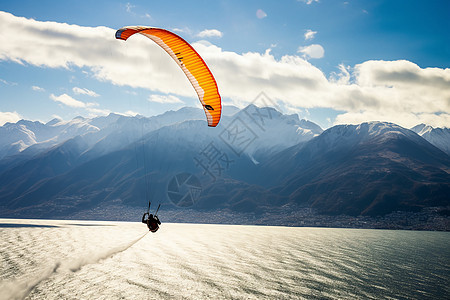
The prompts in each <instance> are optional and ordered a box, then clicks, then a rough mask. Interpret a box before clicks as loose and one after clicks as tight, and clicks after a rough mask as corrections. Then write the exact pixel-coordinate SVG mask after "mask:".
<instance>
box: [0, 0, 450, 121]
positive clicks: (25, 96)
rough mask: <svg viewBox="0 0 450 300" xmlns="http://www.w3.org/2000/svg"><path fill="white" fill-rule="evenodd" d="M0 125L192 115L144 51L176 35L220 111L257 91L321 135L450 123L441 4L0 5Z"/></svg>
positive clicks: (181, 91) (182, 88)
mask: <svg viewBox="0 0 450 300" xmlns="http://www.w3.org/2000/svg"><path fill="white" fill-rule="evenodd" d="M0 12H1V13H0V22H1V23H2V24H3V25H4V26H2V27H3V28H7V30H6V31H7V32H5V29H3V32H2V33H0V37H1V38H2V40H7V41H8V42H3V41H2V43H0V125H1V124H3V123H4V122H7V121H9V122H15V121H17V120H19V119H21V118H25V119H30V120H40V121H42V122H47V121H49V120H50V119H52V118H54V117H56V116H57V117H60V118H62V119H65V120H69V119H71V118H74V117H76V116H78V115H81V116H85V117H92V116H95V115H104V114H108V113H110V112H116V113H122V114H135V113H140V114H143V115H154V114H159V113H162V112H164V111H166V110H170V109H178V108H180V107H182V106H185V105H187V106H196V107H200V104H199V103H198V100H197V98H196V94H195V92H194V90H193V88H192V87H191V86H190V85H189V83H188V81H187V79H186V78H185V77H184V74H183V73H182V72H181V70H179V69H177V66H176V65H175V63H174V62H172V61H170V59H169V58H167V57H166V55H165V53H163V52H162V50H161V49H158V47H157V46H155V45H154V44H152V41H150V40H148V39H147V40H145V39H141V38H138V37H136V38H134V37H133V38H131V39H130V40H129V41H127V42H123V41H118V40H115V38H114V31H115V30H117V29H119V28H120V27H122V26H127V25H148V26H155V27H161V28H166V29H169V30H173V31H175V32H176V33H177V34H179V35H180V36H182V37H183V38H184V39H186V40H187V41H188V42H190V43H192V44H193V46H194V48H196V49H197V51H199V53H200V54H201V55H202V57H203V58H204V60H205V61H206V63H207V64H208V66H209V67H210V69H211V70H212V72H213V74H214V75H215V76H216V80H217V81H218V85H219V91H220V93H221V95H222V98H223V102H224V104H227V105H228V104H229V105H236V106H240V107H243V106H245V105H247V104H248V103H250V102H252V101H253V100H254V99H255V97H257V96H258V94H259V93H260V92H265V93H266V94H267V95H268V96H269V97H270V98H271V99H273V101H274V102H276V104H277V106H278V107H280V108H281V109H282V110H283V112H284V113H297V114H298V115H299V116H300V117H301V118H307V119H309V120H312V121H314V122H316V123H318V124H319V125H321V126H322V127H324V128H327V127H329V126H332V125H334V124H340V123H360V122H363V121H372V120H381V121H390V122H394V123H398V124H400V125H402V126H405V127H411V126H414V125H416V124H418V123H428V124H430V125H433V126H441V127H442V126H449V124H450V91H449V86H450V69H449V68H450V35H449V34H448V32H450V21H449V18H448V13H449V12H450V1H433V0H432V1H415V0H413V1H400V0H386V1H356V0H354V1H352V0H348V1H340V0H329V1H327V0H320V1H313V0H304V1H295V0H293V1H1V2H0Z"/></svg>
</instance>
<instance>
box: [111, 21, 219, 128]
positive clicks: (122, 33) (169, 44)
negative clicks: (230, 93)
mask: <svg viewBox="0 0 450 300" xmlns="http://www.w3.org/2000/svg"><path fill="white" fill-rule="evenodd" d="M135 33H140V34H142V35H145V36H146V37H148V38H150V39H151V40H153V41H154V42H155V43H157V44H158V45H159V46H160V47H161V48H163V49H164V50H165V51H166V52H167V53H168V54H169V55H170V56H171V57H172V58H173V60H174V61H175V62H176V63H177V64H178V65H179V66H180V68H181V69H182V70H183V71H184V73H185V74H186V76H187V78H188V79H189V81H190V82H191V84H192V86H193V87H194V89H195V91H196V92H197V95H198V98H199V100H200V102H201V103H202V105H203V110H204V111H205V114H206V118H207V119H208V125H209V126H211V127H215V126H216V125H217V124H218V123H219V120H220V115H221V111H222V104H221V99H220V95H219V90H218V88H217V83H216V80H215V79H214V76H213V75H212V73H211V71H210V70H209V68H208V66H207V65H206V63H205V62H204V61H203V59H202V58H201V57H200V55H199V54H198V53H197V51H195V50H194V48H192V46H191V45H190V44H189V43H187V42H186V41H185V40H183V39H182V38H181V37H179V36H178V35H176V34H174V33H172V32H170V31H167V30H165V29H160V28H154V27H145V26H128V27H123V28H121V29H119V30H117V32H116V38H117V39H121V40H127V39H128V38H129V37H130V36H132V35H133V34H135Z"/></svg>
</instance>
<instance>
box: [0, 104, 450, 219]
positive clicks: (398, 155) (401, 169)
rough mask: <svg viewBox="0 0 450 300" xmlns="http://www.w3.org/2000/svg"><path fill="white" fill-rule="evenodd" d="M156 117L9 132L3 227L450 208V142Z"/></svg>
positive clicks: (446, 135) (195, 112)
mask: <svg viewBox="0 0 450 300" xmlns="http://www.w3.org/2000/svg"><path fill="white" fill-rule="evenodd" d="M223 112H224V113H223V117H222V120H221V122H220V124H219V126H218V127H216V128H209V127H208V126H207V125H206V123H205V120H204V114H203V111H202V110H201V109H197V108H188V107H187V108H182V109H180V110H178V111H169V112H166V113H164V114H162V115H158V116H154V117H149V118H148V117H143V116H139V115H138V116H134V117H131V116H122V115H117V114H110V115H109V116H106V117H97V118H91V119H89V118H82V117H77V118H75V119H73V120H71V121H63V120H59V119H54V120H52V121H50V122H48V123H45V124H43V123H40V122H31V121H26V120H21V121H19V122H17V123H6V124H5V125H3V126H1V127H0V208H1V213H0V216H1V217H18V216H20V217H37V218H64V217H67V216H70V215H74V214H75V213H78V214H80V213H81V214H82V213H83V212H89V211H92V210H94V209H99V208H100V209H102V210H104V211H107V210H108V207H111V209H112V207H114V209H116V207H117V206H121V207H132V208H133V207H134V208H142V207H146V205H147V203H148V202H147V201H148V200H147V199H150V200H152V201H153V202H157V203H158V202H161V203H162V208H161V209H162V210H163V209H166V210H171V209H173V210H180V211H183V210H185V209H189V210H190V211H192V210H194V211H209V212H214V211H229V212H236V213H246V214H248V213H251V214H267V212H270V211H271V210H273V209H277V208H283V207H285V208H289V209H291V208H292V207H296V208H304V207H307V208H310V209H313V210H314V211H316V212H317V213H318V214H321V215H349V216H383V215H387V214H390V213H393V212H396V211H406V212H419V211H421V210H423V209H426V208H430V207H431V208H432V207H441V208H447V209H448V206H450V197H449V196H448V195H450V153H449V149H450V148H449V145H450V131H449V129H448V128H432V127H430V126H427V125H424V124H421V125H418V126H415V127H413V128H412V129H406V128H403V127H401V126H398V125H396V124H392V123H387V122H367V123H362V124H359V125H337V126H333V127H331V128H329V129H327V130H325V131H324V130H322V129H321V128H320V127H319V126H318V125H317V124H315V123H313V122H310V121H307V120H301V119H299V118H298V116H297V115H296V114H292V115H288V114H282V113H281V112H279V111H277V110H276V109H273V108H269V107H263V108H260V107H257V106H254V105H250V106H248V107H246V108H244V109H237V108H235V107H224V109H223Z"/></svg>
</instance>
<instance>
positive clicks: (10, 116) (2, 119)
mask: <svg viewBox="0 0 450 300" xmlns="http://www.w3.org/2000/svg"><path fill="white" fill-rule="evenodd" d="M21 119H22V117H21V116H20V115H19V114H18V113H17V112H15V111H14V112H1V111H0V126H3V125H5V123H8V122H9V123H16V122H17V121H19V120H21Z"/></svg>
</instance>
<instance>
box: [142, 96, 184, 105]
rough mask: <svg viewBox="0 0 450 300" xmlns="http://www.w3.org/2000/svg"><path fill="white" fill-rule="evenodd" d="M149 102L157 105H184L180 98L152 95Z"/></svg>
mask: <svg viewBox="0 0 450 300" xmlns="http://www.w3.org/2000/svg"><path fill="white" fill-rule="evenodd" d="M148 101H150V102H157V103H183V101H181V100H180V98H178V97H176V96H173V95H150V97H148Z"/></svg>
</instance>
